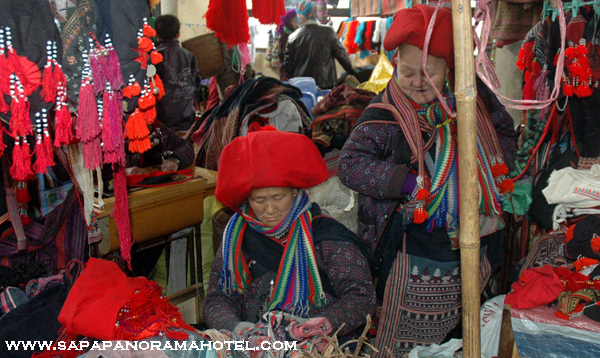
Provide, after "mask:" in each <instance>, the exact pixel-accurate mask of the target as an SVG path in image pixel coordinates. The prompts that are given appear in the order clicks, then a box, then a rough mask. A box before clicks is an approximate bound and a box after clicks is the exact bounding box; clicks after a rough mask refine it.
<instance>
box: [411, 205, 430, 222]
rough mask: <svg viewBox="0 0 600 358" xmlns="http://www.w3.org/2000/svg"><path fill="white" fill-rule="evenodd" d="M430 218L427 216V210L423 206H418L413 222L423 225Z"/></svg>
mask: <svg viewBox="0 0 600 358" xmlns="http://www.w3.org/2000/svg"><path fill="white" fill-rule="evenodd" d="M428 217H429V215H428V214H427V211H425V209H424V208H423V207H422V206H421V205H418V206H417V208H416V209H415V213H414V215H413V222H414V223H415V224H421V223H424V222H425V220H427V218H428Z"/></svg>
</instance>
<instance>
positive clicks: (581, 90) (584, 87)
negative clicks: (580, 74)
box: [575, 82, 592, 98]
mask: <svg viewBox="0 0 600 358" xmlns="http://www.w3.org/2000/svg"><path fill="white" fill-rule="evenodd" d="M575 95H576V96H577V97H580V98H583V97H589V96H591V95H592V89H591V88H590V86H589V85H588V84H587V83H585V82H584V83H582V84H580V85H579V86H577V88H576V89H575Z"/></svg>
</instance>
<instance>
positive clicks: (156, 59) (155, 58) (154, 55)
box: [150, 50, 163, 65]
mask: <svg viewBox="0 0 600 358" xmlns="http://www.w3.org/2000/svg"><path fill="white" fill-rule="evenodd" d="M162 60H163V55H161V53H160V52H158V51H156V50H154V51H152V52H151V53H150V62H152V64H153V65H157V64H159V63H161V62H162Z"/></svg>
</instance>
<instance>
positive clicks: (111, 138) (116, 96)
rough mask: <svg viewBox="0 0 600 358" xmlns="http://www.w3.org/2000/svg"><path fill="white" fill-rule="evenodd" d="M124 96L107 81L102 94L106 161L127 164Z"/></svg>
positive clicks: (103, 146) (103, 137) (103, 140)
mask: <svg viewBox="0 0 600 358" xmlns="http://www.w3.org/2000/svg"><path fill="white" fill-rule="evenodd" d="M122 102H123V98H122V94H121V92H120V91H115V90H113V89H112V87H111V86H110V83H108V81H107V83H106V89H105V91H104V94H103V96H102V152H103V153H104V163H105V164H107V163H115V164H119V165H125V151H124V149H123V146H124V143H123V105H122Z"/></svg>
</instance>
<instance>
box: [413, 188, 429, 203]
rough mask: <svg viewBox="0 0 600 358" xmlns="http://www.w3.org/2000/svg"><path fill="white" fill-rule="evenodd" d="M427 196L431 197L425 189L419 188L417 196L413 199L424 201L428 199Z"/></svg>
mask: <svg viewBox="0 0 600 358" xmlns="http://www.w3.org/2000/svg"><path fill="white" fill-rule="evenodd" d="M429 195H431V193H430V192H429V191H428V190H427V189H425V188H419V190H417V196H416V198H415V199H417V200H425V199H427V198H428V197H429Z"/></svg>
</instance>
